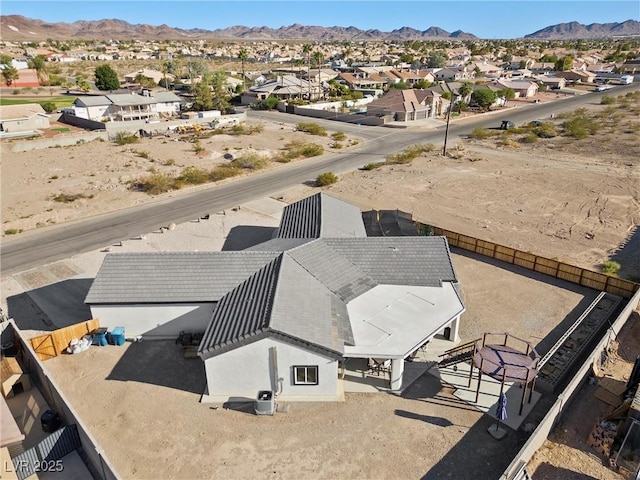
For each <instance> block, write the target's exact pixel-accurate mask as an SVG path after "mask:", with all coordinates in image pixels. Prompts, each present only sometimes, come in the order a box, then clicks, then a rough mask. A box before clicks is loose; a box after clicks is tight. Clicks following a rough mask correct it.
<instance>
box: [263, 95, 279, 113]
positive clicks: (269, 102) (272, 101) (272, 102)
mask: <svg viewBox="0 0 640 480" xmlns="http://www.w3.org/2000/svg"><path fill="white" fill-rule="evenodd" d="M279 101H280V100H278V99H277V98H276V97H269V98H267V99H266V100H264V105H265V107H267V110H273V109H274V108H276V107H277V106H278V102H279Z"/></svg>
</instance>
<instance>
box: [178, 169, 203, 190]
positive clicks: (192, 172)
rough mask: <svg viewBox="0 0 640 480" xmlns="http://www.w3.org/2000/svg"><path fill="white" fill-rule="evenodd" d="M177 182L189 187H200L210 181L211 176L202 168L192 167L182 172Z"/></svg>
mask: <svg viewBox="0 0 640 480" xmlns="http://www.w3.org/2000/svg"><path fill="white" fill-rule="evenodd" d="M177 180H178V181H180V182H182V183H186V184H187V185H200V184H203V183H207V182H208V181H209V174H208V173H207V172H206V171H204V170H202V169H200V168H197V167H194V166H190V167H187V168H185V169H183V170H182V171H181V172H180V175H179V176H178V178H177Z"/></svg>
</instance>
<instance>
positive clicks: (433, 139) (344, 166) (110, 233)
mask: <svg viewBox="0 0 640 480" xmlns="http://www.w3.org/2000/svg"><path fill="white" fill-rule="evenodd" d="M638 89H640V85H638V84H632V85H628V86H624V87H617V88H615V89H614V90H610V91H608V92H602V93H590V94H588V95H580V96H575V97H568V98H566V99H562V100H559V101H558V102H553V103H548V104H532V105H529V106H526V107H522V108H516V109H511V110H508V112H503V113H502V114H493V115H488V116H484V115H483V116H480V117H479V118H471V119H468V120H467V119H465V120H463V121H460V122H459V123H458V122H454V123H451V125H450V127H449V141H448V143H449V145H453V144H454V143H455V142H456V141H457V140H458V139H459V138H460V137H461V136H464V135H465V134H467V133H469V132H470V131H471V130H473V129H474V128H475V127H478V126H483V127H488V128H495V127H497V126H499V124H500V121H501V120H510V121H512V122H514V123H516V124H521V123H525V122H528V121H531V120H535V119H544V118H548V117H549V116H550V115H551V114H552V113H553V114H557V113H560V112H562V111H565V110H573V109H575V108H577V107H579V106H580V105H585V104H589V103H594V104H599V103H600V99H601V97H602V96H603V95H605V94H609V95H618V94H620V93H623V92H626V91H632V90H638ZM249 117H250V118H260V119H263V120H266V121H275V122H282V123H293V124H295V123H297V122H299V121H300V117H298V116H295V115H288V114H285V113H280V112H250V113H249ZM313 121H314V122H315V123H319V124H324V125H327V126H328V127H329V128H331V129H335V122H333V121H331V120H319V119H314V120H313ZM340 130H342V131H344V132H345V133H347V134H352V135H357V136H359V137H361V138H363V139H364V141H363V143H362V146H361V147H360V148H359V149H357V150H351V151H349V152H345V153H337V154H334V155H330V156H327V157H322V158H315V159H309V160H306V161H304V162H300V163H295V164H293V165H290V166H287V168H283V169H278V170H277V171H272V172H263V173H259V174H256V175H252V176H250V177H247V178H243V179H238V180H236V181H233V182H231V183H228V184H225V185H212V186H211V187H208V188H206V189H204V190H198V191H197V192H177V193H176V194H175V195H174V196H173V197H171V198H167V199H163V200H159V201H156V202H152V203H149V204H146V205H142V206H137V207H132V208H128V209H125V210H120V211H117V212H113V213H109V214H104V215H98V216H95V217H90V218H86V219H83V220H79V221H74V222H68V223H64V224H59V225H53V226H51V227H47V228H43V229H38V230H35V231H32V232H25V233H23V234H21V235H20V236H19V237H16V238H12V239H9V240H6V239H3V241H2V245H1V246H0V268H1V269H2V275H5V274H11V273H15V272H19V271H24V270H27V269H29V268H34V267H36V266H39V265H43V264H46V263H50V262H53V261H56V260H60V259H63V258H68V257H70V256H72V255H74V254H78V253H82V252H86V251H90V250H95V249H98V248H102V247H105V246H108V245H112V244H113V243H116V242H119V241H121V240H125V239H128V238H132V237H135V236H137V235H140V234H143V233H147V232H151V231H154V230H157V229H158V228H160V227H161V226H167V225H168V224H170V223H172V222H173V223H181V222H184V221H188V220H192V219H195V218H198V217H200V216H203V215H205V214H213V213H216V212H219V211H222V210H225V209H229V208H232V207H234V206H237V205H240V204H242V203H245V202H247V201H250V200H254V199H256V198H262V197H265V196H269V195H272V194H275V193H277V192H280V191H283V190H285V189H287V188H289V187H291V186H293V185H299V184H301V183H304V182H310V181H313V180H314V179H315V178H316V177H317V176H318V175H319V174H320V173H322V172H327V171H332V172H334V173H337V174H340V173H345V172H348V171H352V170H355V169H357V168H359V167H361V166H363V165H365V164H367V163H370V162H376V161H382V160H383V159H384V157H385V156H386V155H387V154H388V153H395V152H398V151H401V150H402V149H404V148H405V147H407V146H408V145H414V144H416V143H434V144H436V145H438V144H439V145H441V144H442V142H443V140H444V127H438V128H435V129H430V130H426V129H424V130H420V129H414V128H411V129H393V128H385V127H366V126H357V125H349V124H341V125H340Z"/></svg>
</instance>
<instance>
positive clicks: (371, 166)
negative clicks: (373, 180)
mask: <svg viewBox="0 0 640 480" xmlns="http://www.w3.org/2000/svg"><path fill="white" fill-rule="evenodd" d="M382 165H384V164H383V163H367V164H366V165H365V166H363V167H362V170H375V169H376V168H380V167H381V166H382Z"/></svg>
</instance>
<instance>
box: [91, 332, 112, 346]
mask: <svg viewBox="0 0 640 480" xmlns="http://www.w3.org/2000/svg"><path fill="white" fill-rule="evenodd" d="M91 338H92V340H93V342H92V343H93V344H94V345H98V346H99V347H104V346H106V345H108V344H109V342H107V329H106V328H104V327H102V328H96V329H95V330H94V331H93V334H92V335H91Z"/></svg>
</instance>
